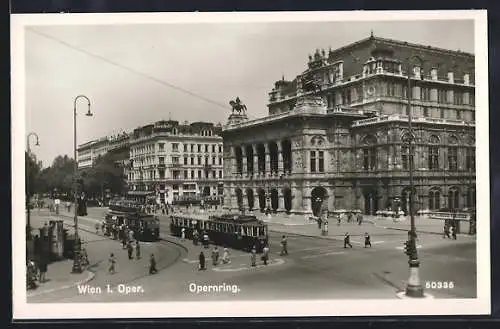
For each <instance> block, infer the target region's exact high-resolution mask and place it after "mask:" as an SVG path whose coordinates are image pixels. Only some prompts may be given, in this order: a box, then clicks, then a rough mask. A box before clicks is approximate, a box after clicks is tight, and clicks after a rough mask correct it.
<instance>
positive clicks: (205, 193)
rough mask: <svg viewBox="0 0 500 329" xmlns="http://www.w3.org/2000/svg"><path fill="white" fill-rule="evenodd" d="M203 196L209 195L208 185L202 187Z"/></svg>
mask: <svg viewBox="0 0 500 329" xmlns="http://www.w3.org/2000/svg"><path fill="white" fill-rule="evenodd" d="M203 196H210V187H209V186H205V187H204V188H203Z"/></svg>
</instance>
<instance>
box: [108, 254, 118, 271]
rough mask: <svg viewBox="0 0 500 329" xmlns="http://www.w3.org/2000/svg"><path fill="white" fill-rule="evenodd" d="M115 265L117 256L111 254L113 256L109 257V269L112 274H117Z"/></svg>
mask: <svg viewBox="0 0 500 329" xmlns="http://www.w3.org/2000/svg"><path fill="white" fill-rule="evenodd" d="M115 264H116V258H115V255H114V254H113V253H111V255H109V268H108V273H110V274H115V273H116V270H115Z"/></svg>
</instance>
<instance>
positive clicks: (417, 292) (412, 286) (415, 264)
mask: <svg viewBox="0 0 500 329" xmlns="http://www.w3.org/2000/svg"><path fill="white" fill-rule="evenodd" d="M413 59H417V60H418V61H419V62H420V64H422V62H423V61H422V59H421V58H420V57H418V56H415V55H414V56H411V57H409V58H408V61H407V63H406V64H407V74H408V78H407V80H408V91H407V93H406V94H407V97H408V133H409V136H408V151H409V160H410V161H409V165H408V176H409V183H410V184H409V185H410V225H411V228H410V231H409V232H408V239H409V242H410V246H411V249H412V250H411V252H410V253H409V260H408V264H409V266H410V278H409V279H408V285H407V286H406V296H408V297H417V298H422V297H424V289H423V287H422V284H421V283H420V271H419V270H420V261H419V260H418V255H417V245H416V237H417V231H416V228H415V215H414V212H415V211H414V208H415V207H414V206H415V196H414V192H415V191H414V189H415V187H414V183H413V165H414V164H413V157H414V149H413V141H414V139H415V134H414V132H413V127H412V111H411V97H412V95H411V94H412V92H411V62H412V60H413Z"/></svg>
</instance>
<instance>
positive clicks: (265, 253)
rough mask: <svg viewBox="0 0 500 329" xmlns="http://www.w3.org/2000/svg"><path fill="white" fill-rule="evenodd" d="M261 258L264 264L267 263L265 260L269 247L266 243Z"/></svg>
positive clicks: (267, 257)
mask: <svg viewBox="0 0 500 329" xmlns="http://www.w3.org/2000/svg"><path fill="white" fill-rule="evenodd" d="M262 260H263V261H264V265H267V261H268V260H269V247H268V245H267V244H266V245H265V246H264V249H262Z"/></svg>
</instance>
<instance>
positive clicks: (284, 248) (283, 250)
mask: <svg viewBox="0 0 500 329" xmlns="http://www.w3.org/2000/svg"><path fill="white" fill-rule="evenodd" d="M280 255H281V256H284V255H288V249H287V240H286V236H284V235H283V238H282V239H281V252H280Z"/></svg>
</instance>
